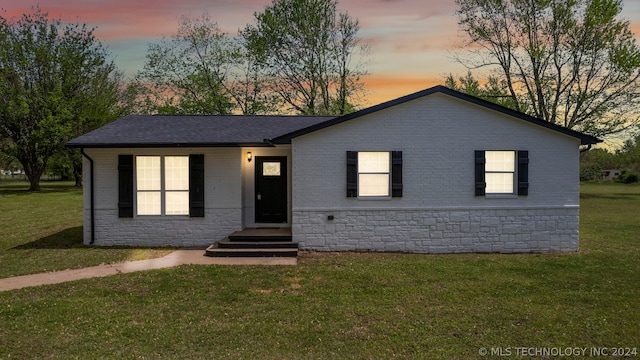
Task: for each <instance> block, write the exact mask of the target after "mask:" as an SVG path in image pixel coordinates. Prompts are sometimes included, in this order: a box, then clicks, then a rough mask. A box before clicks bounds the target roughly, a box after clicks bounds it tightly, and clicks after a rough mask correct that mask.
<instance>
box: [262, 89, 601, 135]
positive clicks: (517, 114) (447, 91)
mask: <svg viewBox="0 0 640 360" xmlns="http://www.w3.org/2000/svg"><path fill="white" fill-rule="evenodd" d="M435 93H443V94H447V95H450V96H453V97H455V98H458V99H461V100H465V101H468V102H471V103H473V104H476V105H480V106H483V107H486V108H489V109H492V110H495V111H498V112H501V113H503V114H506V115H510V116H512V117H514V118H516V119H520V120H523V121H526V122H529V123H532V124H536V125H539V126H542V127H545V128H547V129H551V130H555V131H557V132H560V133H563V134H565V135H569V136H572V137H575V138H578V139H580V143H581V144H582V145H590V144H597V143H600V142H602V140H600V139H598V138H597V137H594V136H591V135H587V134H583V133H581V132H578V131H574V130H571V129H567V128H565V127H562V126H559V125H556V124H552V123H550V122H547V121H544V120H540V119H538V118H535V117H533V116H529V115H527V114H524V113H521V112H519V111H516V110H513V109H509V108H506V107H504V106H501V105H498V104H495V103H492V102H489V101H486V100H482V99H480V98H477V97H475V96H471V95H467V94H464V93H461V92H459V91H455V90H452V89H449V88H448V87H445V86H441V85H438V86H434V87H432V88H429V89H426V90H422V91H418V92H416V93H413V94H409V95H406V96H403V97H400V98H397V99H395V100H391V101H387V102H384V103H382V104H378V105H375V106H372V107H369V108H366V109H363V110H360V111H356V112H353V113H350V114H347V115H343V116H340V117H335V118H331V119H328V120H326V121H324V122H320V123H317V124H314V125H311V126H309V127H307V128H302V129H299V130H294V131H292V132H290V133H288V134H284V135H281V136H279V137H277V138H274V139H272V140H273V142H274V143H275V144H286V143H290V142H291V139H292V138H294V137H296V136H301V135H304V134H308V133H311V132H314V131H317V130H320V129H324V128H326V127H329V126H333V125H336V124H340V123H343V122H345V121H349V120H352V119H356V118H359V117H362V116H365V115H368V114H371V113H374V112H377V111H380V110H384V109H387V108H390V107H392V106H396V105H400V104H402V103H405V102H408V101H411V100H416V99H419V98H421V97H424V96H428V95H431V94H435Z"/></svg>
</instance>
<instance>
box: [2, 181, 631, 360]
mask: <svg viewBox="0 0 640 360" xmlns="http://www.w3.org/2000/svg"><path fill="white" fill-rule="evenodd" d="M62 193H63V194H64V193H65V192H62ZM72 193H73V192H72ZM58 194H59V192H52V193H50V194H43V195H45V197H47V196H52V197H53V196H55V195H58ZM69 195H70V194H67V196H69ZM581 205H582V208H581V238H582V240H581V251H580V252H578V253H571V254H521V255H499V254H477V255H475V254H465V255H415V254H380V253H310V252H304V253H302V255H301V257H300V259H299V265H298V266H295V267H261V266H246V267H226V266H182V267H179V268H175V269H166V270H155V271H149V272H140V273H131V274H125V275H118V276H111V277H106V278H99V279H88V280H81V281H76V282H71V283H66V284H59V285H52V286H42V287H36V288H25V289H21V290H15V291H9V292H3V293H0V358H25V359H26V358H29V359H30V358H45V359H46V358H52V359H53V358H82V359H84V358H129V359H134V358H145V359H157V358H162V359H194V358H203V359H206V358H231V359H235V358H247V359H254V358H261V359H262V358H264V359H311V358H317V359H341V358H355V359H386V358H394V357H395V358H423V359H444V358H447V359H469V358H480V356H479V355H478V351H479V349H480V348H489V349H491V348H498V347H500V348H503V349H507V348H511V350H512V351H513V352H515V350H514V349H515V347H537V348H542V347H547V348H550V347H556V348H559V347H562V348H565V347H587V348H589V347H630V348H634V347H635V348H636V349H637V348H640V338H639V337H638V334H639V333H640V327H639V325H638V320H639V319H640V244H639V241H640V240H639V239H638V238H639V235H640V227H639V226H640V224H639V223H640V222H639V221H638V220H639V217H638V212H639V210H640V186H625V185H617V184H610V185H600V184H586V185H583V188H582V204H581ZM56 216H57V215H56ZM70 221H71V220H70ZM73 221H75V220H73ZM76 226H77V225H75V224H70V225H68V226H67V228H68V227H76ZM54 231H55V230H54ZM38 236H42V235H36V236H35V237H36V238H38ZM101 250H102V249H101ZM55 251H57V249H56V250H55ZM3 252H4V250H3ZM42 256H43V257H46V256H47V255H46V251H45V252H44V253H43V254H42ZM638 350H640V349H638ZM513 357H515V356H513ZM485 358H498V357H496V356H494V357H492V356H488V357H485ZM538 358H539V357H538Z"/></svg>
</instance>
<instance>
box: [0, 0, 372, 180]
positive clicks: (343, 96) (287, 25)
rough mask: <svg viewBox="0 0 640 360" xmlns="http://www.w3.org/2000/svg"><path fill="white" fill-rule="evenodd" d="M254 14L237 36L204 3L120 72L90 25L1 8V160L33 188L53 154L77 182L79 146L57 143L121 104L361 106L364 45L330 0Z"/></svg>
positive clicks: (284, 1)
mask: <svg viewBox="0 0 640 360" xmlns="http://www.w3.org/2000/svg"><path fill="white" fill-rule="evenodd" d="M254 17H255V23H254V24H250V25H247V26H246V27H245V28H244V29H240V30H239V34H238V36H231V35H229V34H226V33H223V32H222V31H221V30H220V29H219V28H218V26H217V24H216V23H215V22H214V21H212V20H211V19H210V17H209V16H208V15H207V14H204V15H202V16H201V17H197V18H187V17H183V18H182V19H181V21H180V23H179V25H178V30H177V32H176V34H175V35H173V36H171V37H169V38H163V39H162V40H161V41H160V42H158V43H154V44H150V45H149V48H148V54H147V60H146V63H145V65H144V68H143V69H142V70H141V71H139V72H138V74H136V76H135V78H134V79H126V78H125V77H124V76H123V74H122V72H121V71H119V70H118V69H117V68H116V66H115V64H114V63H113V61H112V60H111V59H112V56H111V54H110V53H109V52H108V50H107V49H106V47H105V46H103V44H102V43H101V42H100V41H99V40H98V39H97V38H96V37H95V35H94V30H95V29H94V28H88V27H87V26H86V24H79V23H76V24H64V23H63V22H62V21H61V20H59V19H51V18H50V17H49V16H48V14H47V13H45V12H43V11H42V10H41V9H40V8H39V7H34V8H32V13H29V14H23V16H22V17H21V18H19V19H15V18H13V19H7V18H5V17H2V16H0V146H1V148H0V152H2V153H3V163H7V164H9V163H11V161H10V159H11V158H15V159H16V160H17V161H19V162H20V164H21V166H22V168H23V169H24V172H25V174H26V175H27V177H28V179H29V182H30V187H29V189H30V190H39V188H40V178H41V177H42V175H43V174H44V172H45V171H46V170H47V168H48V165H50V161H52V159H53V161H54V162H55V163H56V165H57V167H58V168H60V169H63V170H64V169H68V171H72V172H73V174H74V175H75V177H76V184H78V185H80V184H81V182H82V180H81V174H82V173H81V164H82V157H81V155H80V153H79V152H78V151H71V150H69V149H66V148H64V144H65V143H66V142H67V141H69V140H70V139H72V138H74V137H77V136H79V135H82V134H84V133H86V132H88V131H91V130H93V129H95V128H98V127H100V126H102V125H104V124H106V123H107V122H109V121H112V120H114V119H117V118H119V117H121V116H124V115H126V114H130V113H151V114H153V113H160V114H176V113H180V114H231V113H241V114H273V113H293V114H313V115H315V114H323V115H326V114H333V115H341V114H345V113H347V112H350V111H353V110H354V109H355V107H357V106H358V105H359V101H360V100H361V99H362V98H361V97H362V95H363V90H364V88H363V85H362V81H361V78H362V76H364V75H365V74H366V71H365V69H364V66H363V63H362V62H361V59H364V58H365V57H366V54H367V51H368V49H367V48H366V46H360V45H359V42H360V39H359V38H358V37H357V33H358V31H359V29H360V27H359V23H358V20H357V19H355V18H352V17H351V16H350V15H349V14H347V13H344V12H340V11H339V10H338V8H337V1H335V0H274V1H273V3H272V4H271V5H268V6H266V7H265V9H264V10H263V11H262V12H256V13H255V14H254ZM64 164H68V165H66V166H65V165H64Z"/></svg>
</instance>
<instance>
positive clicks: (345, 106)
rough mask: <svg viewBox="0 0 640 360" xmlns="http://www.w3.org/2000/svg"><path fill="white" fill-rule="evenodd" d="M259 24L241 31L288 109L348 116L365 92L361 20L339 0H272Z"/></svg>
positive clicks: (259, 15)
mask: <svg viewBox="0 0 640 360" xmlns="http://www.w3.org/2000/svg"><path fill="white" fill-rule="evenodd" d="M254 16H255V19H256V24H255V25H248V26H247V27H245V29H244V30H243V31H242V32H241V35H242V36H243V37H244V39H245V40H246V42H247V46H248V49H249V51H250V52H251V53H253V54H255V56H256V59H258V61H259V62H260V64H261V65H262V69H263V71H265V73H266V74H267V77H268V79H269V84H270V86H271V90H272V91H274V92H275V93H276V94H277V96H278V97H279V98H280V99H281V101H282V102H283V103H284V104H285V105H286V106H287V107H289V110H291V111H294V112H298V113H302V114H312V115H315V114H345V113H347V112H349V111H352V110H353V106H354V104H355V103H356V102H357V101H358V98H359V96H361V95H362V92H363V87H362V82H361V77H362V76H364V75H366V72H365V71H364V70H363V69H362V67H363V63H362V62H360V61H355V63H354V59H355V58H356V57H360V59H361V58H362V57H363V56H365V55H366V54H367V51H368V49H367V47H366V46H360V47H359V46H358V43H359V41H360V39H359V38H358V37H357V33H358V31H359V29H360V25H359V23H358V20H357V19H354V18H352V17H351V16H349V15H348V14H347V13H343V12H338V10H337V1H335V0H273V3H272V4H271V5H269V6H267V7H266V8H265V10H264V11H263V12H261V13H255V14H254Z"/></svg>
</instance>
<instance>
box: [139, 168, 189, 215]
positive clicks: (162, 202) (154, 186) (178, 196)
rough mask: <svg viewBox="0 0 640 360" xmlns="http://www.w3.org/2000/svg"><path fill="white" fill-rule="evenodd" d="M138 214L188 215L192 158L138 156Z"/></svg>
mask: <svg viewBox="0 0 640 360" xmlns="http://www.w3.org/2000/svg"><path fill="white" fill-rule="evenodd" d="M136 196H137V198H136V200H137V214H138V215H189V157H188V156H136Z"/></svg>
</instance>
